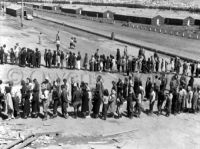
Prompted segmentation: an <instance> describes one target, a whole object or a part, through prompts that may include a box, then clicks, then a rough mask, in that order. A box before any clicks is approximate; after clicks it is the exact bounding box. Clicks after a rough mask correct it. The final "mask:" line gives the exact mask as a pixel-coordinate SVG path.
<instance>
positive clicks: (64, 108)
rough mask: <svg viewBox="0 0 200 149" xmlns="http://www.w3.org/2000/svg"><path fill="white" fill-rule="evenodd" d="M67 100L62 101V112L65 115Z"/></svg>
mask: <svg viewBox="0 0 200 149" xmlns="http://www.w3.org/2000/svg"><path fill="white" fill-rule="evenodd" d="M67 105H68V103H67V102H62V114H63V115H66V114H67Z"/></svg>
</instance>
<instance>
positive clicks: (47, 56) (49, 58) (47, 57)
mask: <svg viewBox="0 0 200 149" xmlns="http://www.w3.org/2000/svg"><path fill="white" fill-rule="evenodd" d="M46 59H47V67H48V68H51V64H52V53H51V51H50V50H48V53H47V55H46Z"/></svg>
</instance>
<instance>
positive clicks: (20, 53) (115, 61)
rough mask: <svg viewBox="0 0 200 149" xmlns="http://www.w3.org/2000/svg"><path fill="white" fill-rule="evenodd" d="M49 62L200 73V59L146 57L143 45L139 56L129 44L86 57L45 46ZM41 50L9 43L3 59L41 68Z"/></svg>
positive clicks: (107, 68) (58, 65)
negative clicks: (115, 49)
mask: <svg viewBox="0 0 200 149" xmlns="http://www.w3.org/2000/svg"><path fill="white" fill-rule="evenodd" d="M43 58H44V62H45V64H44V65H45V66H46V67H48V68H52V67H53V68H61V69H63V68H67V69H78V70H80V69H84V70H89V71H100V72H101V71H106V72H123V73H127V75H128V76H129V73H132V72H140V73H152V72H166V73H169V72H174V73H178V74H184V75H191V76H196V77H199V73H200V63H197V62H189V61H183V60H181V59H180V58H178V57H175V58H172V57H171V58H170V60H167V58H161V57H160V56H159V55H158V53H157V52H155V53H154V54H153V55H151V56H150V57H149V58H147V57H146V55H145V51H144V49H142V48H141V49H140V50H139V53H138V56H137V57H135V56H130V55H128V52H127V47H125V49H124V51H123V54H121V52H120V49H117V52H116V56H113V55H109V56H106V55H105V54H99V49H97V50H96V52H95V53H94V54H93V55H91V58H89V55H88V53H86V54H85V56H84V58H83V57H82V55H81V54H80V52H78V53H77V54H76V53H74V52H64V51H62V50H60V49H59V48H58V49H57V50H55V51H53V52H52V51H51V50H50V49H49V50H48V49H45V52H44V57H43ZM41 59H42V56H41V52H40V50H39V49H38V48H36V49H35V50H32V49H30V48H25V47H23V48H21V47H20V46H19V44H18V43H17V44H16V45H15V46H14V48H11V49H10V50H7V49H6V45H3V46H1V47H0V63H1V64H4V63H5V64H6V63H8V60H10V63H11V64H17V65H19V66H22V67H25V66H29V67H35V68H39V67H40V66H41Z"/></svg>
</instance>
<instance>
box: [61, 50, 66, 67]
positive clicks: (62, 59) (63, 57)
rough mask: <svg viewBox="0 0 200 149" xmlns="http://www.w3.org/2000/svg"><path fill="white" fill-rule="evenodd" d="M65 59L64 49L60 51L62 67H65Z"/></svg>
mask: <svg viewBox="0 0 200 149" xmlns="http://www.w3.org/2000/svg"><path fill="white" fill-rule="evenodd" d="M64 59H65V54H64V52H63V51H61V53H60V65H61V69H63V67H64Z"/></svg>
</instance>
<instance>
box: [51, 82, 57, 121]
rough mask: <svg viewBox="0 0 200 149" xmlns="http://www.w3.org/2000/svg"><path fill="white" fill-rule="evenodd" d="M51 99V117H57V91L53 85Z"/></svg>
mask: <svg viewBox="0 0 200 149" xmlns="http://www.w3.org/2000/svg"><path fill="white" fill-rule="evenodd" d="M52 101H53V116H52V118H55V117H57V109H58V105H59V93H58V90H57V87H56V86H55V85H53V91H52Z"/></svg>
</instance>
